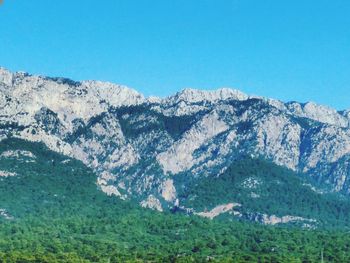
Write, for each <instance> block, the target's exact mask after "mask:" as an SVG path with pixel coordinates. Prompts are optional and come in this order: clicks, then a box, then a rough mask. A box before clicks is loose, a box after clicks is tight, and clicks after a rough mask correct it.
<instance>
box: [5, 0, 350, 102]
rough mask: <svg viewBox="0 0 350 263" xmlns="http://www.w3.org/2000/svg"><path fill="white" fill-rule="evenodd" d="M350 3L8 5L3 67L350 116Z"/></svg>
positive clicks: (149, 91) (63, 1)
mask: <svg viewBox="0 0 350 263" xmlns="http://www.w3.org/2000/svg"><path fill="white" fill-rule="evenodd" d="M349 14H350V1H348V0H343V1H341V0H329V1H325V0H303V1H301V0H294V1H289V0H284V1H280V0H264V1H261V0H241V1H238V0H152V1H150V0H138V1H135V0H104V1H92V0H84V1H83V0H80V1H79V0H74V1H68V0H59V1H58V0H57V1H51V0H50V1H48V0H32V1H23V0H4V3H3V4H2V5H1V6H0V65H1V66H4V67H6V68H8V69H10V70H15V71H16V70H24V71H28V72H30V73H34V74H43V75H49V76H66V77H70V78H73V79H76V80H83V79H98V80H106V81H111V82H115V83H118V84H125V85H127V86H130V87H132V88H135V89H137V90H138V91H140V92H142V93H144V94H145V95H158V96H166V95H169V94H172V93H174V92H176V91H178V90H181V89H183V88H186V87H192V88H201V89H216V88H220V87H233V88H238V89H240V90H242V91H244V92H246V93H249V94H256V95H263V96H268V97H273V98H278V99H282V100H285V101H289V100H297V101H302V102H304V101H315V102H318V103H322V104H328V105H330V106H333V107H335V108H337V109H344V108H350V15H349Z"/></svg>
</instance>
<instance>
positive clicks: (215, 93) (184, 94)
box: [169, 88, 249, 103]
mask: <svg viewBox="0 0 350 263" xmlns="http://www.w3.org/2000/svg"><path fill="white" fill-rule="evenodd" d="M248 98H249V96H248V95H246V94H245V93H243V92H241V91H239V90H235V89H230V88H221V89H217V90H199V89H193V88H186V89H184V90H182V91H180V92H178V93H176V94H175V95H174V96H170V97H169V100H171V101H173V100H175V101H186V102H189V103H197V102H201V101H210V102H215V101H220V100H227V99H235V100H246V99H248Z"/></svg>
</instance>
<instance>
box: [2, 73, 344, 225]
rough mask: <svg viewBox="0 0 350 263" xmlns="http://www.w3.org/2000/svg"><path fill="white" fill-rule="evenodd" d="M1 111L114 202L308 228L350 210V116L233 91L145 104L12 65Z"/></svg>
mask: <svg viewBox="0 0 350 263" xmlns="http://www.w3.org/2000/svg"><path fill="white" fill-rule="evenodd" d="M0 109H1V110H0V138H1V140H2V141H3V140H7V139H11V138H12V139H13V138H16V139H20V140H25V141H29V142H41V143H43V144H45V145H46V147H47V148H48V149H50V150H52V151H54V152H57V153H60V154H63V155H65V156H67V157H69V158H73V159H76V160H79V161H81V162H82V163H83V164H84V165H86V166H87V167H89V168H91V169H92V170H93V171H94V173H95V174H96V184H97V186H98V188H99V189H100V190H102V191H103V192H104V193H105V194H106V195H109V196H117V197H118V198H120V199H122V200H132V201H135V202H137V203H139V204H140V205H141V206H143V207H146V208H151V209H154V210H158V211H163V212H164V211H179V212H183V213H187V214H197V215H200V216H203V217H208V218H211V219H212V218H214V217H217V216H220V215H223V214H226V216H228V215H230V217H231V218H238V219H240V218H241V219H248V220H253V221H259V222H262V223H264V224H279V223H290V222H292V223H293V222H297V223H302V225H303V226H304V227H309V228H314V227H316V226H317V224H319V223H320V222H321V221H322V219H320V218H321V216H320V215H321V214H324V213H328V214H329V215H335V214H336V212H334V211H333V212H332V211H331V210H332V207H333V208H334V207H337V205H338V206H339V207H340V208H339V207H338V208H339V210H341V211H342V213H343V214H347V213H349V212H348V205H347V202H345V201H344V200H347V198H348V195H349V194H350V110H344V111H337V110H335V109H332V108H330V107H327V106H322V105H318V104H315V103H312V102H308V103H299V102H282V101H279V100H274V99H269V98H264V97H258V96H249V95H247V94H244V93H242V92H240V91H238V90H233V89H229V88H223V89H219V90H215V91H204V90H196V89H185V90H183V91H181V92H178V93H176V94H175V95H172V96H169V97H166V98H158V97H148V98H146V97H144V96H143V95H142V94H140V93H138V92H137V91H135V90H133V89H130V88H128V87H125V86H120V85H115V84H112V83H107V82H100V81H82V82H77V81H73V80H70V79H66V78H51V77H43V76H33V75H30V74H28V73H24V72H16V73H12V72H10V71H8V70H6V69H4V68H1V69H0ZM8 154H10V155H11V154H12V155H13V154H15V153H13V152H12V153H8ZM28 154H30V153H28ZM253 168H254V169H253ZM0 173H1V174H2V176H10V175H11V173H12V172H11V171H10V170H2V171H1V172H0ZM286 178H288V179H287V181H285V180H286ZM285 191H287V192H288V194H287V193H286V192H285ZM282 194H284V195H285V196H287V197H288V198H284V199H283V197H282ZM276 195H278V198H277V199H276ZM298 196H301V199H302V201H300V202H301V203H298V202H297V201H296V202H294V201H293V202H291V200H297V199H298V198H297V197H298ZM274 198H275V200H279V202H280V204H279V205H278V206H275V207H273V205H269V206H266V204H272V203H274V202H273V199H274ZM310 200H311V201H310ZM314 200H317V201H314ZM257 204H258V205H257ZM300 204H303V205H305V206H306V207H307V208H306V209H304V212H303V211H301V209H300ZM320 204H324V205H323V208H322V209H323V210H322V209H316V210H317V211H316V210H315V207H318V206H320ZM336 204H337V205H336ZM298 207H299V209H297V208H298ZM310 211H315V213H311V212H310ZM292 212H293V214H291V213H292ZM331 217H332V216H330V218H331ZM336 217H338V216H336ZM338 219H339V218H337V220H338ZM334 220H336V219H334ZM346 224H347V223H346Z"/></svg>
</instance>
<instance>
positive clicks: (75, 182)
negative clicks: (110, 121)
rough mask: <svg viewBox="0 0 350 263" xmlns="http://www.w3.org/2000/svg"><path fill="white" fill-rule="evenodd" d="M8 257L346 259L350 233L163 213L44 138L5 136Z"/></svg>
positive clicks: (4, 243)
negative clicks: (116, 190) (116, 191)
mask: <svg viewBox="0 0 350 263" xmlns="http://www.w3.org/2000/svg"><path fill="white" fill-rule="evenodd" d="M0 156H1V157H0V167H1V180H0V189H1V197H0V207H1V209H2V210H1V213H0V221H1V224H0V240H1V242H0V259H1V260H2V261H5V262H108V261H110V262H127V261H130V262H135V261H152V262H169V261H172V262H189V261H190V262H193V261H195V262H198V261H205V260H209V259H210V260H211V261H214V262H222V261H227V262H232V261H233V262H257V261H261V262H271V261H276V262H283V261H296V262H298V261H302V260H303V261H308V262H316V261H319V259H320V251H321V250H323V251H324V259H325V260H328V261H338V262H347V261H349V260H350V258H349V255H350V253H349V246H348V244H349V241H350V240H349V235H348V234H346V233H344V232H332V233H330V232H328V231H314V230H310V231H301V230H298V229H286V228H279V227H274V228H272V227H268V226H265V227H262V226H260V225H256V224H251V223H249V224H248V223H247V224H243V223H240V222H228V221H226V220H224V221H221V220H214V221H212V220H207V219H202V218H200V217H197V216H183V215H174V214H169V213H158V212H154V211H151V210H149V209H142V208H140V207H139V206H138V205H137V204H134V203H132V202H129V201H121V200H120V199H119V198H116V197H114V196H110V197H109V196H107V195H105V194H103V193H102V192H101V191H99V190H98V185H97V184H96V175H95V174H94V173H93V171H92V170H91V169H89V168H87V167H86V166H85V165H84V164H83V163H81V162H80V161H76V160H74V159H71V158H68V157H66V156H63V155H61V154H58V153H55V152H52V151H50V150H49V149H48V148H47V147H45V146H44V145H43V144H42V143H32V142H28V141H23V140H19V139H15V138H11V139H7V140H3V141H2V142H1V143H0Z"/></svg>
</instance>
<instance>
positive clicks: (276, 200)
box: [176, 157, 350, 229]
mask: <svg viewBox="0 0 350 263" xmlns="http://www.w3.org/2000/svg"><path fill="white" fill-rule="evenodd" d="M184 181H186V183H184ZM176 185H177V189H181V192H179V198H180V200H181V201H180V203H182V204H184V205H185V206H186V207H193V208H195V209H196V210H197V211H199V210H210V209H212V208H214V207H216V206H217V205H220V204H227V203H239V204H240V205H241V206H239V207H237V208H235V211H237V212H239V213H236V215H235V216H233V215H228V214H227V213H226V214H225V215H226V217H230V218H237V215H239V218H241V219H242V220H244V219H254V217H256V220H258V219H259V216H258V215H259V214H266V215H276V216H278V217H283V216H286V215H289V216H298V217H303V218H307V219H315V220H316V221H317V222H315V224H314V226H316V225H317V227H339V228H346V229H347V228H349V227H350V201H349V199H348V198H347V197H342V196H341V195H338V194H334V193H330V192H328V191H327V189H322V188H318V187H317V183H316V182H313V181H311V180H310V179H309V178H308V177H302V176H301V175H298V174H296V173H295V172H293V171H291V170H289V169H287V168H284V167H282V166H277V165H276V164H274V163H272V162H269V161H266V160H263V159H261V158H255V159H253V158H249V157H244V158H242V159H239V160H236V161H234V162H233V163H232V164H231V165H230V166H229V167H228V169H227V170H226V171H225V172H223V173H222V174H219V175H218V176H209V177H205V178H202V177H200V178H195V179H193V177H190V176H188V175H187V174H183V175H182V176H178V177H176Z"/></svg>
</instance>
